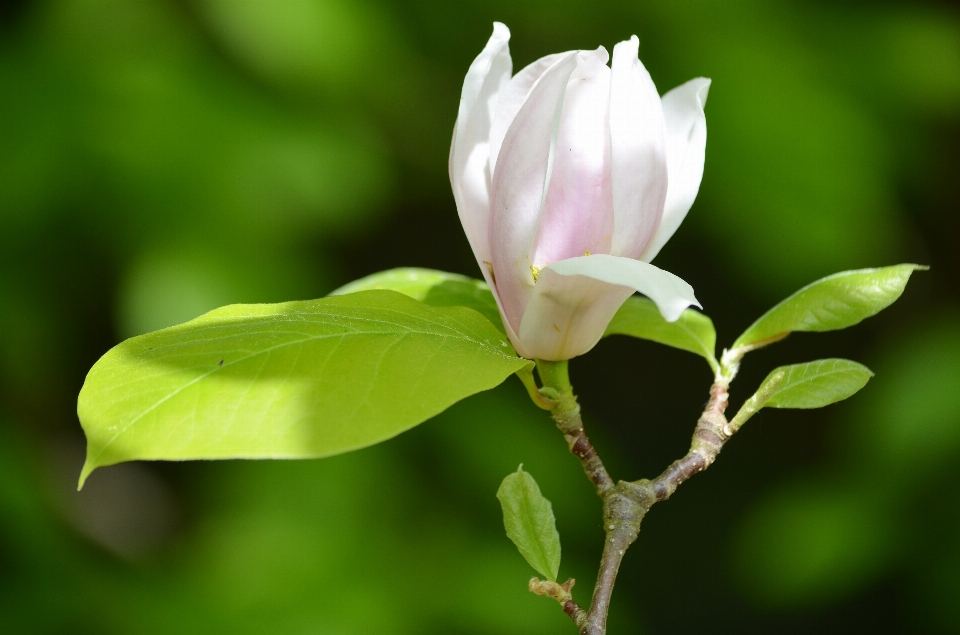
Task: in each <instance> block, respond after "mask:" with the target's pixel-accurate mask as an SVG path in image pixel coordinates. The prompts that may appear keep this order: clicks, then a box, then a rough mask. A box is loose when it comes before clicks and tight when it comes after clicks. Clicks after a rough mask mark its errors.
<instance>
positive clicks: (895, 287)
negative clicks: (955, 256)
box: [733, 264, 926, 348]
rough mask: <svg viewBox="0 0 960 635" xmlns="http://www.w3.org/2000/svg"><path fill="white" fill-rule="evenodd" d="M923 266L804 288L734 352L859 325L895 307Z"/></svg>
mask: <svg viewBox="0 0 960 635" xmlns="http://www.w3.org/2000/svg"><path fill="white" fill-rule="evenodd" d="M918 269H921V270H922V269H926V267H922V266H920V265H912V264H905V265H894V266H892V267H883V268H880V269H860V270H858V271H844V272H842V273H837V274H834V275H832V276H827V277H826V278H822V279H820V280H817V281H816V282H814V283H812V284H809V285H807V286H805V287H804V288H802V289H800V290H799V291H797V292H796V293H794V294H793V295H791V296H790V297H789V298H787V299H786V300H784V301H783V302H781V303H780V304H778V305H776V306H775V307H773V308H772V309H770V310H769V311H767V312H766V313H764V314H763V315H762V316H761V317H760V319H758V320H757V321H756V322H754V323H753V325H752V326H750V328H748V329H747V330H746V331H745V332H744V333H743V335H741V336H740V337H739V338H737V341H736V342H734V344H733V348H739V347H741V346H752V345H757V344H762V343H764V342H765V341H768V340H775V339H778V338H779V337H783V336H786V335H787V334H789V333H791V332H793V331H833V330H836V329H843V328H847V327H848V326H853V325H854V324H858V323H859V322H861V321H862V320H864V319H866V318H868V317H870V316H872V315H876V314H877V313H879V312H880V311H882V310H883V309H885V308H887V307H888V306H890V305H891V304H893V303H894V302H895V301H896V299H897V298H899V297H900V294H901V293H903V289H904V287H906V286H907V281H908V280H909V279H910V274H912V273H913V272H914V271H917V270H918Z"/></svg>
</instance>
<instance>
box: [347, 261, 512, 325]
mask: <svg viewBox="0 0 960 635" xmlns="http://www.w3.org/2000/svg"><path fill="white" fill-rule="evenodd" d="M371 289H388V290H390V291H396V292H398V293H402V294H404V295H406V296H409V297H411V298H413V299H414V300H420V301H421V302H423V303H424V304H429V305H430V306H465V307H467V308H470V309H473V310H474V311H477V312H478V313H480V314H481V315H483V316H484V317H485V318H487V319H488V320H490V322H492V323H493V325H494V326H496V327H497V328H498V329H499V330H500V332H501V333H503V332H504V328H503V322H502V321H501V319H500V311H499V310H497V301H496V300H495V299H494V298H493V293H492V292H491V291H490V287H488V286H487V283H485V282H483V281H482V280H475V279H474V278H468V277H466V276H461V275H459V274H456V273H447V272H446V271H437V270H435V269H418V268H416V267H403V268H400V269H389V270H387V271H381V272H379V273H374V274H371V275H369V276H367V277H365V278H360V279H359V280H354V281H353V282H350V283H349V284H346V285H344V286H342V287H340V288H339V289H337V290H336V291H334V292H332V293H331V294H330V295H344V294H346V293H355V292H357V291H369V290H371Z"/></svg>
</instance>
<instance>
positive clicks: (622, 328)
mask: <svg viewBox="0 0 960 635" xmlns="http://www.w3.org/2000/svg"><path fill="white" fill-rule="evenodd" d="M603 335H604V337H606V336H607V335H630V336H632V337H639V338H641V339H645V340H651V341H653V342H658V343H660V344H666V345H667V346H672V347H674V348H679V349H681V350H684V351H690V352H691V353H696V354H697V355H699V356H701V357H703V358H704V359H706V360H707V362H708V363H709V364H710V366H711V367H713V368H714V370H716V368H717V361H716V358H715V357H714V350H715V349H716V344H717V333H716V331H714V329H713V322H712V321H711V320H710V318H708V317H707V316H706V315H704V314H703V313H700V312H699V311H695V310H693V309H687V310H686V311H684V312H683V314H681V315H680V319H679V320H677V321H676V322H667V321H666V320H664V319H663V316H662V315H660V311H659V310H658V309H657V305H656V304H654V303H653V301H652V300H649V299H648V298H644V297H641V296H638V295H635V296H632V297H630V298H628V299H627V301H626V302H624V303H623V306H621V307H620V310H619V311H617V313H616V315H614V316H613V320H611V321H610V325H609V326H607V330H606V332H605V333H604V334H603Z"/></svg>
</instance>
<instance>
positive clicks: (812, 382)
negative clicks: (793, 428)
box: [757, 359, 873, 408]
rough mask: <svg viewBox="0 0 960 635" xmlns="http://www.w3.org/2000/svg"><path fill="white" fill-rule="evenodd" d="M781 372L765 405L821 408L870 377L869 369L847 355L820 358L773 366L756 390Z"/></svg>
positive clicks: (858, 387) (840, 399)
mask: <svg viewBox="0 0 960 635" xmlns="http://www.w3.org/2000/svg"><path fill="white" fill-rule="evenodd" d="M779 373H783V378H782V379H781V380H780V385H779V386H777V387H776V390H774V392H773V394H772V395H771V396H770V397H769V399H768V400H767V401H766V403H765V404H763V405H764V406H766V407H769V408H822V407H824V406H828V405H830V404H832V403H836V402H838V401H843V400H844V399H846V398H847V397H850V396H852V395H853V394H854V393H856V392H857V391H858V390H860V389H861V388H863V387H864V386H866V385H867V382H868V381H869V380H870V378H871V377H873V373H872V372H870V369H869V368H867V367H866V366H864V365H863V364H858V363H857V362H851V361H850V360H848V359H820V360H817V361H815V362H807V363H806V364H793V365H792V366H781V367H780V368H777V369H774V371H773V372H771V373H770V374H769V375H768V376H767V378H766V379H765V380H763V383H762V384H761V385H760V388H759V389H758V390H757V392H758V393H762V392H764V387H765V386H766V385H767V384H768V383H769V382H772V381H775V380H776V379H775V378H776V377H777V375H778V374H779Z"/></svg>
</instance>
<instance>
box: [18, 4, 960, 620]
mask: <svg viewBox="0 0 960 635" xmlns="http://www.w3.org/2000/svg"><path fill="white" fill-rule="evenodd" d="M494 19H498V20H501V21H503V22H505V23H507V24H508V26H510V27H511V29H512V31H513V34H514V39H513V42H512V47H511V48H512V50H513V55H514V60H515V69H519V68H521V67H522V66H523V65H525V64H527V63H529V62H531V61H533V60H534V59H536V58H537V57H539V56H541V55H544V54H547V53H553V52H558V51H562V50H568V49H573V48H578V47H582V48H593V47H596V46H597V45H599V44H603V45H605V46H606V47H607V48H608V50H609V49H610V48H611V47H612V46H613V45H614V44H615V43H616V42H617V41H619V40H622V39H625V38H627V37H629V36H630V35H631V34H634V33H636V34H637V35H639V36H640V39H641V57H642V59H643V60H644V62H645V64H646V65H647V66H648V68H649V69H650V70H651V72H652V74H653V77H654V79H655V81H656V82H657V85H658V86H659V88H660V89H661V91H665V90H667V89H669V88H671V87H672V86H674V85H676V84H678V83H680V82H682V81H685V80H687V79H689V78H691V77H694V76H698V75H704V76H708V77H711V78H713V86H712V88H711V91H710V99H709V103H708V105H707V119H708V122H709V137H708V143H707V162H706V171H705V176H704V180H703V186H702V187H701V192H700V197H699V199H698V201H697V203H696V204H695V205H694V208H693V210H692V211H691V213H690V216H689V217H688V220H687V222H686V223H685V224H684V225H683V226H682V227H681V229H680V230H679V232H678V233H677V235H676V237H675V238H674V239H673V240H672V241H671V242H670V243H669V244H668V245H667V247H666V248H665V249H664V250H663V253H662V255H661V256H660V257H659V258H658V259H657V262H656V264H658V265H659V266H661V267H663V268H666V269H668V270H670V271H672V272H674V273H676V274H678V275H680V276H681V277H683V278H684V279H685V280H687V281H689V282H690V283H691V284H692V285H693V286H694V288H695V289H696V292H697V296H698V297H699V298H700V300H701V301H702V303H703V305H704V307H705V310H706V312H707V313H708V314H709V315H711V316H712V317H713V318H714V321H715V323H716V325H717V328H718V331H719V336H720V343H721V345H722V344H724V343H729V342H730V341H732V340H733V338H735V337H736V335H737V334H738V333H739V332H740V330H742V329H743V328H744V327H746V326H747V325H748V324H749V323H750V322H751V321H752V319H753V318H754V317H756V315H758V314H759V313H760V312H761V311H763V310H764V309H765V308H767V307H768V306H769V305H771V304H772V303H774V302H776V301H777V300H779V299H780V298H782V297H783V296H785V295H787V294H788V293H790V292H791V291H793V290H794V289H795V288H797V287H798V286H800V285H802V284H805V283H807V282H809V281H811V280H813V279H815V278H817V277H820V276H822V275H825V274H828V273H832V272H834V271H838V270H841V269H849V268H859V267H867V266H880V265H887V264H894V263H897V262H905V261H912V262H919V263H924V264H929V265H931V266H932V269H931V271H929V272H927V273H918V274H916V275H915V277H914V279H913V281H912V282H911V283H910V286H909V287H908V289H907V292H906V294H905V295H904V297H903V298H902V299H901V300H900V301H899V302H898V303H897V304H895V305H894V306H893V307H892V308H891V309H889V310H887V311H886V312H884V313H883V314H881V315H880V316H878V317H876V318H872V319H870V320H869V321H867V322H866V323H864V324H862V325H860V326H858V327H855V328H853V329H850V330H849V331H846V332H841V333H830V334H822V335H820V334H798V335H794V336H792V337H790V338H789V339H788V340H786V341H784V342H782V343H780V344H777V345H776V346H775V347H772V348H770V349H768V350H764V351H761V352H758V353H755V354H753V355H751V356H750V357H749V358H748V359H747V361H746V363H745V365H744V369H743V373H742V375H741V378H740V379H739V380H738V381H737V382H736V383H735V384H734V393H733V395H734V396H733V400H734V406H736V405H738V403H739V401H741V400H742V399H743V398H745V397H746V396H748V395H749V393H750V392H751V391H752V389H753V388H754V387H755V386H756V384H757V383H758V382H759V381H760V380H761V379H762V378H763V377H764V376H765V375H766V373H767V372H768V371H769V370H770V368H772V367H773V366H775V365H779V364H784V363H795V362H801V361H808V360H811V359H815V358H818V357H832V356H843V357H849V358H853V359H856V360H858V361H861V362H863V363H866V364H867V365H869V366H870V367H871V368H873V369H874V370H875V371H876V373H877V376H876V378H875V379H874V380H873V381H872V382H871V383H870V384H869V385H868V386H867V388H866V389H864V391H863V392H861V393H860V394H858V395H857V396H856V397H855V398H854V399H852V400H850V401H849V402H845V403H843V404H840V405H837V406H832V407H829V408H827V409H824V410H822V411H764V412H763V413H761V414H760V415H759V416H757V417H755V418H754V419H753V420H751V422H750V423H749V424H748V425H747V426H746V428H745V429H744V431H743V433H742V434H740V435H738V436H737V438H735V439H734V440H733V442H732V443H731V444H730V445H729V446H728V449H727V450H725V451H724V453H723V455H722V456H721V457H720V459H719V460H718V462H717V463H716V464H715V465H714V467H713V468H711V470H710V471H709V472H708V473H707V474H705V475H702V476H697V477H696V478H695V479H693V480H692V481H691V482H690V483H689V484H687V485H685V486H684V488H683V489H681V490H680V491H679V492H678V493H677V494H676V496H675V498H674V499H673V500H671V501H670V502H669V503H668V504H665V505H663V506H658V507H656V508H655V509H654V511H653V512H652V513H651V515H650V516H649V517H648V519H647V520H646V521H645V523H644V528H643V532H642V534H641V538H640V541H639V543H638V545H637V546H636V547H635V548H634V549H633V550H631V552H630V553H629V555H628V556H627V558H626V562H625V565H624V569H623V572H622V577H621V581H620V582H619V584H618V586H617V591H616V593H615V596H614V611H613V614H612V617H611V629H610V630H611V633H612V635H616V634H625V633H636V632H642V633H650V634H655V633H703V632H708V630H709V632H717V633H727V632H737V633H744V634H748V633H770V632H777V633H812V632H815V633H841V632H842V633H868V632H869V633H877V632H890V633H898V632H911V633H955V632H958V631H960V600H958V598H960V489H958V485H960V303H958V293H960V248H958V241H960V214H958V212H960V184H958V183H960V11H958V8H957V6H955V5H950V4H947V3H942V2H941V3H937V2H932V1H931V2H910V1H907V0H900V1H898V2H897V1H884V2H876V1H875V2H866V1H862V2H853V1H845V2H826V1H821V2H815V1H812V0H808V1H800V0H797V1H790V2H787V1H774V0H769V1H765V2H763V1H760V0H752V1H751V0H743V1H739V2H730V1H729V0H697V1H677V0H673V1H671V0H656V1H629V2H600V1H594V2H573V1H570V0H550V1H549V2H548V1H546V0H533V1H527V2H523V3H519V2H516V1H514V2H507V1H506V0H487V1H484V2H480V1H476V0H460V1H458V2H450V1H449V0H410V1H407V2H401V1H398V0H355V1H350V0H282V1H281V0H196V1H193V0H180V1H171V2H164V1H161V0H35V1H25V0H18V1H13V2H11V1H10V0H6V1H5V2H3V3H2V4H0V631H2V632H3V633H38V634H39V633H42V634H80V635H87V634H90V635H100V634H104V635H112V634H127V633H138V634H139V633H144V634H151V633H157V634H161V633H163V634H166V633H233V634H238V635H242V634H246V633H250V634H261V633H278V634H280V633H282V634H284V635H296V634H300V633H303V634H307V633H311V634H312V633H323V634H325V635H326V634H329V635H340V634H344V635H347V634H367V633H377V634H383V635H392V634H395V633H396V634H401V633H404V634H405V633H410V634H421V633H424V634H438V635H441V634H443V635H446V634H464V635H474V634H476V635H480V634H485V633H490V634H493V633H497V634H504V633H517V634H520V633H523V634H525V635H532V634H536V633H564V632H573V628H572V626H571V625H570V624H569V622H568V620H567V618H566V617H565V616H563V615H562V613H561V612H560V611H559V610H558V608H557V606H556V605H554V604H553V603H552V602H550V601H549V600H546V599H544V598H537V597H534V596H532V595H530V594H529V593H528V592H527V591H526V580H527V577H528V576H529V575H532V573H533V572H532V570H530V569H529V568H528V566H527V565H526V564H525V563H524V561H523V560H522V558H521V557H520V556H519V555H518V554H517V553H516V551H515V550H514V548H513V546H512V545H511V544H510V543H509V542H508V540H507V539H506V537H505V536H504V534H503V529H502V525H501V520H500V512H499V506H498V504H497V501H496V499H495V497H494V494H495V492H496V489H497V486H498V484H499V482H500V479H501V478H502V477H503V476H504V475H506V474H507V473H509V472H510V471H513V470H515V469H516V466H517V464H518V463H520V462H523V463H524V466H525V469H527V470H528V471H529V472H531V473H532V474H533V475H534V476H535V477H536V478H537V480H538V481H539V483H540V485H541V488H542V490H543V492H544V493H545V494H546V495H547V496H548V497H549V498H550V499H551V500H552V501H553V503H554V508H555V510H556V513H557V518H558V525H559V529H560V534H561V539H562V541H563V547H564V559H563V563H562V564H561V576H563V577H566V576H574V577H576V578H577V579H578V580H580V584H579V586H578V587H577V589H576V590H575V594H576V596H577V597H578V598H579V599H580V600H581V601H583V602H585V601H586V600H587V596H588V593H589V589H590V587H591V586H592V578H593V576H594V570H595V569H594V568H595V566H596V562H597V560H598V555H599V549H600V547H601V542H602V531H601V528H600V524H599V504H598V501H597V500H596V499H595V497H594V495H593V494H592V492H591V488H590V485H589V483H587V481H586V479H585V478H583V476H582V474H581V473H580V468H579V466H578V465H577V464H576V462H575V461H574V460H573V459H572V458H571V457H569V456H568V455H567V454H566V449H565V447H564V443H563V441H562V439H561V438H560V435H559V433H557V431H556V430H555V429H553V428H552V426H551V423H550V421H549V420H548V419H547V417H546V416H545V415H544V414H543V413H542V412H541V411H539V410H537V409H536V408H534V407H533V406H532V405H531V404H530V403H529V402H528V401H527V400H526V397H525V395H524V394H523V391H522V388H521V387H520V384H519V382H517V381H516V380H515V379H510V380H509V381H508V382H507V383H506V385H505V386H503V387H502V388H500V389H498V390H496V391H494V392H492V393H490V394H486V395H481V396H478V397H474V398H472V399H469V400H467V401H465V402H464V403H462V404H459V405H457V406H456V407H454V408H452V409H451V410H450V411H449V412H447V413H444V414H443V415H441V416H440V417H437V418H436V419H435V420H433V421H430V422H428V423H426V424H424V425H423V426H421V427H419V428H417V429H415V430H413V431H412V432H409V433H406V434H404V435H402V436H400V437H398V438H397V439H395V440H393V441H390V442H388V443H384V444H382V445H380V446H377V447H374V448H371V449H368V450H364V451H361V452H356V453H354V454H350V455H345V456H341V457H335V458H332V459H327V460H323V461H306V462H272V463H271V462H262V463H255V462H221V463H190V464H128V465H123V466H117V467H113V468H107V469H104V470H101V471H99V472H97V473H96V474H95V475H94V476H93V477H92V478H91V480H90V482H89V483H88V486H87V488H85V489H84V491H83V492H82V493H80V494H77V493H76V492H75V491H74V485H75V482H76V478H77V475H78V472H79V467H80V464H81V461H82V456H83V437H82V433H81V431H80V428H79V424H78V422H77V418H76V414H75V403H76V395H77V392H78V390H79V388H80V385H81V383H82V382H83V377H84V374H85V372H86V371H87V369H89V367H90V366H91V365H92V364H93V362H94V361H96V359H97V358H98V357H99V356H100V355H101V354H103V353H104V352H105V351H106V350H107V349H108V348H109V347H110V346H112V345H113V344H115V343H116V342H118V341H119V340H121V339H122V338H124V337H127V336H130V335H133V334H136V333H141V332H144V331H147V330H152V329H155V328H159V327H163V326H166V325H169V324H173V323H176V322H180V321H183V320H186V319H189V318H192V317H194V316H196V315H198V314H199V313H201V312H203V311H206V310H208V309H211V308H214V307H216V306H218V305H221V304H226V303H231V302H269V301H279V300H290V299H304V298H313V297H319V296H322V295H323V294H325V293H327V292H328V291H330V290H331V289H333V288H335V287H336V286H338V285H339V284H342V283H344V282H347V281H349V280H351V279H354V278H356V277H359V276H362V275H365V274H368V273H371V272H374V271H377V270H380V269H385V268H390V267H395V266H403V265H407V266H426V267H435V268H441V269H447V270H452V271H457V272H461V273H465V274H468V275H477V273H478V272H477V271H476V265H475V262H474V260H473V258H472V255H471V254H470V252H469V248H468V246H467V241H466V240H465V238H464V236H463V234H462V231H461V229H460V226H459V221H458V220H457V216H456V211H455V208H454V204H453V198H452V196H451V194H450V191H449V184H448V181H447V176H446V165H447V152H448V148H449V137H450V132H451V130H452V126H453V122H454V118H455V115H456V108H457V100H458V96H459V90H460V85H461V82H462V80H463V74H464V73H465V71H466V69H467V67H468V65H469V63H470V61H471V60H472V59H473V57H474V56H475V55H476V54H477V53H478V52H479V51H480V49H481V47H482V46H483V44H484V42H485V41H486V38H487V37H488V35H489V32H490V29H491V22H492V21H493V20H494ZM572 375H573V380H574V384H575V386H576V387H577V390H578V392H579V394H580V396H581V399H582V403H583V406H584V411H585V413H586V414H585V416H586V418H587V422H588V424H589V425H590V428H591V430H592V436H593V437H594V440H595V442H596V444H597V446H598V447H599V449H600V451H601V453H602V455H604V456H605V457H607V462H608V466H609V467H610V468H611V470H612V471H613V472H614V475H615V476H617V477H621V478H634V479H635V478H639V477H641V476H652V475H654V474H656V473H658V472H659V471H660V470H661V469H662V468H663V467H664V466H665V465H666V464H668V463H669V462H670V461H671V460H673V459H675V458H677V457H679V456H680V455H681V454H682V452H683V451H684V450H685V448H686V444H687V441H688V439H689V434H690V433H691V431H692V428H693V425H694V422H695V419H696V416H697V413H698V412H699V410H700V408H701V406H702V404H703V402H704V401H705V399H706V390H707V387H708V385H709V382H710V376H709V372H708V369H707V368H706V366H705V364H703V362H702V360H700V359H698V358H696V357H695V356H693V355H688V354H685V353H682V352H678V351H673V350H669V349H665V348H662V347H658V346H656V345H654V344H650V343H645V342H638V341H633V340H628V339H626V338H613V339H611V340H608V341H605V342H603V343H601V344H600V345H599V346H598V347H597V348H596V349H595V351H594V352H592V353H591V354H589V355H588V356H586V357H584V358H583V359H577V360H574V361H573V362H572Z"/></svg>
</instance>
